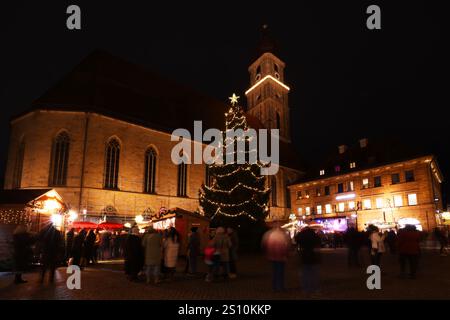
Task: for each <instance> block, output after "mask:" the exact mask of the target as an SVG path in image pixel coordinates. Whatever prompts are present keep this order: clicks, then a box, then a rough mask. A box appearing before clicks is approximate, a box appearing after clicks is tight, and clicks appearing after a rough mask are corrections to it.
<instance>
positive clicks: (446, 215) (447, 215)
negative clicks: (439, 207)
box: [442, 212, 450, 220]
mask: <svg viewBox="0 0 450 320" xmlns="http://www.w3.org/2000/svg"><path fill="white" fill-rule="evenodd" d="M442 218H443V219H445V220H450V212H442Z"/></svg>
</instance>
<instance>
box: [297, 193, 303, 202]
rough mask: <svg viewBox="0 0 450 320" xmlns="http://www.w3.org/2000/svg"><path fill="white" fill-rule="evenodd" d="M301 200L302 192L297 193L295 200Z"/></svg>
mask: <svg viewBox="0 0 450 320" xmlns="http://www.w3.org/2000/svg"><path fill="white" fill-rule="evenodd" d="M301 198H302V192H301V191H297V200H298V199H301Z"/></svg>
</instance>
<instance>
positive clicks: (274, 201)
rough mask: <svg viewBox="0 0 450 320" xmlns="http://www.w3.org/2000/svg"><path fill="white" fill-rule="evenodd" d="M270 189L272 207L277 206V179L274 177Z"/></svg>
mask: <svg viewBox="0 0 450 320" xmlns="http://www.w3.org/2000/svg"><path fill="white" fill-rule="evenodd" d="M270 189H271V198H272V207H276V206H277V179H276V178H275V177H272V179H271V180H270Z"/></svg>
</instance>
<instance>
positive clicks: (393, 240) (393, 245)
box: [386, 229, 397, 254]
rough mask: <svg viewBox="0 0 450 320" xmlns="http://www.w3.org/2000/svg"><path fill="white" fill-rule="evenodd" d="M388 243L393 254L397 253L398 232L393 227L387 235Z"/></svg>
mask: <svg viewBox="0 0 450 320" xmlns="http://www.w3.org/2000/svg"><path fill="white" fill-rule="evenodd" d="M386 243H387V245H388V247H389V252H390V253H391V254H396V253H397V234H396V233H395V231H394V230H393V229H390V230H389V231H388V233H387V235H386Z"/></svg>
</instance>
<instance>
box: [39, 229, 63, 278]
mask: <svg viewBox="0 0 450 320" xmlns="http://www.w3.org/2000/svg"><path fill="white" fill-rule="evenodd" d="M39 241H40V243H41V250H42V274H41V281H40V282H41V283H43V282H44V278H45V274H46V272H47V271H49V273H50V275H49V281H50V282H53V281H54V278H55V270H56V266H57V263H58V258H59V254H60V249H62V248H63V247H62V245H63V243H62V241H63V239H62V236H61V233H60V232H59V231H58V230H57V229H56V228H55V226H54V225H53V224H50V225H49V226H47V227H45V228H44V229H42V231H41V232H40V234H39Z"/></svg>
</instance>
